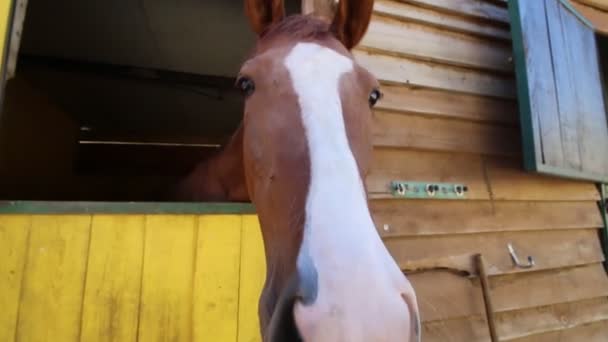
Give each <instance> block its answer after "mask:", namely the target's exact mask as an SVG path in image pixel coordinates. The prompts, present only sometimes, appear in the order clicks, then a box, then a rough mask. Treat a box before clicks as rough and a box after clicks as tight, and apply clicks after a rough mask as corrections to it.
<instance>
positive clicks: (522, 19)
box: [510, 0, 608, 182]
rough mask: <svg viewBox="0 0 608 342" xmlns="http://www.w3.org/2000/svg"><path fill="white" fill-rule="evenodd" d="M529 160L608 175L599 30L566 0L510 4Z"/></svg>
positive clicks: (567, 172)
mask: <svg viewBox="0 0 608 342" xmlns="http://www.w3.org/2000/svg"><path fill="white" fill-rule="evenodd" d="M510 4H511V9H512V15H513V31H514V50H515V57H516V58H515V60H516V66H517V75H518V83H519V88H518V90H519V98H520V101H519V103H520V113H521V116H522V118H521V124H522V130H523V134H522V137H523V141H524V159H525V166H526V168H527V169H529V170H534V171H538V172H540V173H544V174H550V175H557V176H561V177H568V178H576V179H586V180H594V181H602V182H603V181H606V180H608V155H606V154H605V153H603V152H602V151H604V150H605V149H606V147H607V146H608V125H607V124H606V109H605V105H604V97H603V93H602V85H601V80H600V71H599V67H598V56H597V46H596V40H595V36H594V32H593V30H592V29H591V28H589V27H588V23H587V22H586V21H585V20H584V18H583V17H581V16H580V15H578V13H576V11H575V10H571V8H570V5H568V3H565V2H564V3H562V2H560V1H556V0H549V1H522V0H517V1H513V2H510Z"/></svg>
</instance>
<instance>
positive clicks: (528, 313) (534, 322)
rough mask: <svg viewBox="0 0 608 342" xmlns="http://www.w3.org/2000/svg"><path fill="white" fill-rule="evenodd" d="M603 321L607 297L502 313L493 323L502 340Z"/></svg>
mask: <svg viewBox="0 0 608 342" xmlns="http://www.w3.org/2000/svg"><path fill="white" fill-rule="evenodd" d="M606 319H608V298H606V297H599V298H593V299H588V300H582V301H577V302H568V303H562V304H556V305H552V306H543V307H539V308H534V309H529V310H518V311H511V312H505V313H502V314H499V315H498V316H497V319H496V320H497V323H498V331H499V334H500V336H501V338H502V339H503V340H510V339H515V338H522V337H527V336H532V335H534V334H539V333H544V332H551V331H560V330H566V329H572V328H574V327H578V326H581V325H585V324H588V323H590V322H598V321H602V320H606Z"/></svg>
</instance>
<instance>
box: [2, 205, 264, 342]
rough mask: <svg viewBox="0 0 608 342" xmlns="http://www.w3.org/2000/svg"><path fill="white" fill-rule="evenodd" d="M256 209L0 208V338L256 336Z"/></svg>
mask: <svg viewBox="0 0 608 342" xmlns="http://www.w3.org/2000/svg"><path fill="white" fill-rule="evenodd" d="M264 277H265V263H264V257H263V244H262V240H261V235H260V231H259V224H258V220H257V217H256V216H255V215H200V216H199V215H73V216H68V215H4V216H2V215H0V279H1V281H0V308H2V309H0V341H2V342H5V341H6V342H8V341H23V342H29V341H57V342H68V341H87V342H97V341H136V340H139V341H146V342H148V341H150V342H153V341H218V342H222V341H238V342H254V341H259V340H260V337H259V330H258V316H257V306H258V305H257V301H258V296H259V293H260V291H261V288H262V285H263V280H264Z"/></svg>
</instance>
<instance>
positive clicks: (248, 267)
mask: <svg viewBox="0 0 608 342" xmlns="http://www.w3.org/2000/svg"><path fill="white" fill-rule="evenodd" d="M241 241H242V242H241V271H240V274H241V283H240V288H239V329H238V331H239V332H238V342H259V341H261V335H260V326H259V319H258V301H259V297H260V294H261V292H262V287H263V286H264V282H265V280H266V259H265V255H264V244H263V242H262V233H261V231H260V224H259V221H258V217H257V216H255V215H245V216H243V232H242V240H241Z"/></svg>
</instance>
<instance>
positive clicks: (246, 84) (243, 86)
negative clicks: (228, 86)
mask: <svg viewBox="0 0 608 342" xmlns="http://www.w3.org/2000/svg"><path fill="white" fill-rule="evenodd" d="M236 87H237V88H238V89H239V90H240V91H241V93H243V95H245V96H249V95H251V94H252V93H253V91H254V90H255V83H253V80H252V79H251V78H249V77H246V76H242V77H239V79H238V80H237V81H236Z"/></svg>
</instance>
